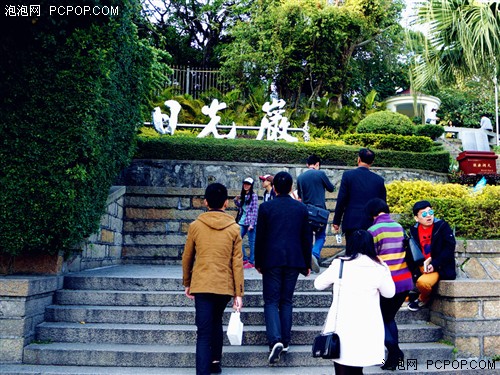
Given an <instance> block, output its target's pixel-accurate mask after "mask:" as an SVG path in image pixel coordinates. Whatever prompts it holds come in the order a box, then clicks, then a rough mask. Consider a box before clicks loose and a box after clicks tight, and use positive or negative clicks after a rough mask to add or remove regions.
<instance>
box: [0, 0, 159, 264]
mask: <svg viewBox="0 0 500 375" xmlns="http://www.w3.org/2000/svg"><path fill="white" fill-rule="evenodd" d="M65 3H66V4H73V2H69V3H68V2H65ZM10 4H12V5H15V4H17V5H19V4H25V3H23V2H21V1H17V0H13V1H12V2H11V3H10ZM37 4H39V5H40V8H41V11H42V14H41V16H40V17H38V18H36V19H35V18H33V19H32V18H31V17H4V18H3V20H2V22H3V23H4V24H3V25H2V26H3V30H7V32H3V33H0V55H1V56H2V58H1V59H0V76H1V77H2V80H1V81H2V82H1V83H0V85H1V87H0V92H1V93H2V95H0V113H1V114H2V116H0V133H1V134H2V140H1V143H2V147H0V186H1V187H2V189H0V253H4V254H10V255H16V254H19V253H24V252H48V253H57V252H59V251H61V250H68V249H71V248H72V247H74V246H75V245H76V244H78V243H79V242H80V241H82V240H83V239H85V238H86V237H88V236H89V235H90V234H92V233H93V232H95V230H96V229H97V228H98V226H99V220H100V217H101V215H102V213H103V211H104V207H105V203H106V199H107V196H108V191H109V188H110V186H111V185H112V183H113V181H114V179H115V178H116V175H117V174H118V173H119V171H120V170H121V169H122V168H124V167H125V166H127V165H128V163H129V162H130V159H131V157H132V155H133V152H134V139H135V132H136V127H137V126H138V125H139V124H141V123H142V122H143V119H142V115H141V111H140V105H141V102H142V103H143V102H144V98H145V97H146V95H147V92H148V91H149V82H150V80H151V79H152V76H151V68H150V66H151V60H152V54H151V49H150V48H149V47H147V46H146V45H145V44H144V43H141V42H140V41H139V38H138V32H137V27H136V26H135V23H134V19H135V18H136V17H138V15H139V14H140V11H141V8H140V2H139V1H138V0H133V1H129V0H116V1H113V2H112V5H113V6H114V7H117V8H118V14H117V15H114V16H103V15H101V16H90V15H87V16H84V15H80V16H76V15H66V16H64V17H62V16H50V15H49V14H48V11H49V5H53V1H50V0H40V1H39V2H38V3H37ZM89 4H90V5H95V6H109V5H110V4H109V1H99V0H95V1H92V2H89V1H86V0H85V1H83V2H82V1H80V2H74V4H73V5H89Z"/></svg>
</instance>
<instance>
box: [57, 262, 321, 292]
mask: <svg viewBox="0 0 500 375" xmlns="http://www.w3.org/2000/svg"><path fill="white" fill-rule="evenodd" d="M135 267H139V269H140V270H141V271H142V272H143V274H142V275H141V276H137V275H136V276H131V275H130V274H125V273H120V272H118V271H115V270H113V268H107V269H106V268H103V269H101V270H102V271H101V272H99V271H94V270H92V271H93V272H81V273H78V274H73V275H68V276H66V277H65V278H64V288H65V289H74V290H117V291H118V290H126V291H150V292H153V291H182V292H184V286H182V268H181V266H177V267H175V268H174V267H172V266H171V267H161V266H151V265H144V266H140V265H135ZM106 270H109V271H108V272H110V273H111V274H110V275H108V274H106V272H105V271H106ZM315 277H316V275H311V276H310V277H304V276H302V275H301V276H299V279H298V280H297V285H296V287H295V290H296V291H298V292H301V291H302V292H303V291H315V289H314V279H315ZM252 291H253V292H255V291H262V277H261V275H260V274H259V273H258V272H257V271H256V270H255V269H246V270H245V292H252Z"/></svg>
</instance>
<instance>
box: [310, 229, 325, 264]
mask: <svg viewBox="0 0 500 375" xmlns="http://www.w3.org/2000/svg"><path fill="white" fill-rule="evenodd" d="M325 230H326V228H322V229H320V230H319V231H317V232H313V234H314V245H313V248H312V255H314V256H315V257H316V259H319V258H320V255H321V249H322V248H323V245H324V244H325V240H326V232H325Z"/></svg>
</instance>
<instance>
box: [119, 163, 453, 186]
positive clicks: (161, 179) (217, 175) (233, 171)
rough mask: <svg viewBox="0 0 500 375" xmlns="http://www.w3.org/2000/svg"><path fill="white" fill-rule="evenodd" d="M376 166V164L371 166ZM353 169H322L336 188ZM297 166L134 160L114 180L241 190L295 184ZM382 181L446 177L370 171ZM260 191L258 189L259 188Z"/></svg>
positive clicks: (299, 167) (444, 179)
mask: <svg viewBox="0 0 500 375" xmlns="http://www.w3.org/2000/svg"><path fill="white" fill-rule="evenodd" d="M375 165H376V164H375ZM352 168H353V167H341V166H328V165H325V166H322V167H321V169H322V170H324V171H325V173H326V174H327V176H328V177H329V178H330V180H331V181H332V183H333V184H334V185H335V186H337V188H338V186H339V184H340V179H341V178H342V173H344V171H346V170H349V169H352ZM306 169H307V168H306V166H305V165H298V164H289V165H285V164H262V163H226V162H205V161H184V160H183V161H176V160H134V161H133V162H132V163H131V164H130V166H129V167H128V168H126V169H125V170H124V171H123V172H122V174H121V175H120V177H119V178H118V180H117V182H116V185H124V186H155V187H169V188H202V189H204V188H205V187H206V186H207V185H208V184H210V183H212V182H215V181H217V182H220V183H222V184H224V185H226V187H227V188H228V189H238V190H239V189H241V182H242V181H243V179H244V178H245V177H248V176H250V177H252V178H253V179H254V180H257V177H258V176H262V175H264V174H272V175H275V174H276V173H278V172H280V171H286V172H288V173H290V174H291V175H292V177H293V179H294V181H295V180H296V178H297V176H298V175H299V174H301V173H302V172H304V171H305V170H306ZM372 170H373V171H374V172H375V173H378V174H379V175H381V176H382V177H384V178H385V180H386V182H391V181H396V180H417V179H418V180H427V181H432V182H447V177H446V174H443V173H436V172H427V171H421V170H408V169H404V170H403V169H395V168H392V169H391V168H377V167H374V168H373V169H372ZM259 187H260V186H259Z"/></svg>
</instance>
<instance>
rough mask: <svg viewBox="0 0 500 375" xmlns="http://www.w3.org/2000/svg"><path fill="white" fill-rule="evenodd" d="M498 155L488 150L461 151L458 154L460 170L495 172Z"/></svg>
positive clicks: (473, 172)
mask: <svg viewBox="0 0 500 375" xmlns="http://www.w3.org/2000/svg"><path fill="white" fill-rule="evenodd" d="M497 158H498V155H497V154H495V153H494V152H490V151H463V152H461V153H460V154H458V157H457V161H458V165H459V167H460V170H461V171H463V172H464V173H465V174H495V173H497V163H496V160H497Z"/></svg>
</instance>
